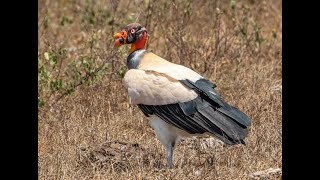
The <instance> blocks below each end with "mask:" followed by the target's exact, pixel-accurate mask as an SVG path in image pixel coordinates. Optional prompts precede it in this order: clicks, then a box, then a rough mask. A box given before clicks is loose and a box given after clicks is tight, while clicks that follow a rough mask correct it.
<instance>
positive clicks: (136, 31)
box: [113, 23, 147, 52]
mask: <svg viewBox="0 0 320 180" xmlns="http://www.w3.org/2000/svg"><path fill="white" fill-rule="evenodd" d="M113 37H114V39H115V46H116V47H120V46H121V45H123V44H132V46H131V49H130V52H132V51H134V50H136V49H144V47H145V45H146V42H147V29H146V28H145V27H143V26H141V25H140V24H139V23H131V24H128V25H126V26H125V27H124V28H123V29H122V31H120V32H118V33H115V34H114V36H113Z"/></svg>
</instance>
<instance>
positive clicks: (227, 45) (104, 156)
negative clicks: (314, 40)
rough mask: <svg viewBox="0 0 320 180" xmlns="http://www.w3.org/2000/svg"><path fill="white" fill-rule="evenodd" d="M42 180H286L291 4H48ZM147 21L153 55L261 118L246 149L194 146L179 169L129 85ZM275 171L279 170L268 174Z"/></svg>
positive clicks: (43, 22)
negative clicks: (285, 71) (130, 61)
mask: <svg viewBox="0 0 320 180" xmlns="http://www.w3.org/2000/svg"><path fill="white" fill-rule="evenodd" d="M38 4H39V9H38V12H39V13H38V19H39V20H38V36H39V41H38V47H39V50H38V64H39V65H38V87H39V88H38V94H39V97H38V106H39V114H38V118H39V119H38V124H39V126H38V127H39V129H38V134H39V136H38V160H39V162H38V163H39V167H38V173H39V179H232V180H233V179H255V178H261V177H262V176H263V178H269V179H281V169H282V147H281V145H282V78H281V76H282V25H281V20H282V19H281V18H282V16H281V14H282V12H281V11H282V10H281V6H282V2H281V1H276V0H270V1H255V0H243V1H238V0H230V1H219V0H212V1H191V0H174V1H163V0H159V1H154V0H137V1H124V0H108V1H101V0H80V1H75V0H57V1H48V0H39V1H38ZM136 20H137V21H138V22H139V23H141V24H142V25H145V26H146V28H147V30H148V33H149V40H148V50H149V51H152V52H154V53H156V54H158V55H159V56H161V57H163V58H165V59H167V60H170V61H172V62H175V63H179V64H182V65H184V66H187V67H190V68H192V69H194V70H195V71H197V72H199V73H201V74H202V75H203V76H205V77H206V78H208V79H210V80H211V81H213V82H214V83H215V84H216V85H217V89H218V91H219V92H220V93H221V94H222V96H223V97H224V99H225V100H226V101H227V102H229V103H230V104H232V105H234V106H237V107H239V109H241V110H242V111H244V112H245V113H246V114H248V116H249V117H251V118H252V127H251V128H250V131H249V136H248V138H247V139H246V140H245V141H246V144H247V145H246V146H226V145H223V144H222V143H221V142H220V141H218V140H215V139H212V138H210V139H197V138H194V139H188V140H185V141H183V142H181V144H180V145H179V146H178V147H177V148H176V150H175V154H174V155H175V158H174V159H175V162H174V163H175V168H174V169H171V170H170V169H167V168H166V167H165V163H166V161H165V150H164V149H163V146H162V145H161V144H160V142H158V141H157V140H156V137H155V134H154V132H153V130H152V129H151V128H150V127H149V126H148V122H147V120H146V119H145V118H144V116H143V114H142V113H141V112H140V111H139V109H138V108H137V107H136V106H132V105H129V104H128V99H127V92H126V89H125V88H124V87H123V85H122V82H121V80H122V77H123V76H124V74H125V72H126V70H127V69H126V57H127V55H128V53H127V50H128V49H129V47H121V48H120V49H116V48H115V47H114V42H113V33H114V32H116V31H119V30H121V28H122V27H123V26H125V25H126V24H128V23H131V22H134V21H136ZM270 168H271V169H270Z"/></svg>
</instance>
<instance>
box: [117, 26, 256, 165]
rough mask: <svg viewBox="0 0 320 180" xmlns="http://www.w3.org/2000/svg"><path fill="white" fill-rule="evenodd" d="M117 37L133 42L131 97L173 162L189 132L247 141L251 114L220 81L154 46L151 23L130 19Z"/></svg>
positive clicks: (128, 85) (231, 142) (169, 162)
mask: <svg viewBox="0 0 320 180" xmlns="http://www.w3.org/2000/svg"><path fill="white" fill-rule="evenodd" d="M114 39H115V46H116V47H120V46H121V45H123V44H131V49H130V50H129V55H128V57H127V67H128V71H127V72H126V74H125V76H124V78H123V82H124V85H125V87H126V88H127V90H128V96H129V102H130V103H131V104H133V105H137V106H138V107H139V109H140V110H141V111H142V113H143V114H144V115H145V116H146V117H147V119H148V120H149V124H150V126H151V127H152V128H153V129H154V130H155V133H156V136H157V139H158V140H159V141H160V142H161V143H162V144H163V145H164V147H165V148H166V151H167V166H168V167H169V168H172V167H173V150H174V147H175V145H176V144H177V142H178V141H179V140H180V139H181V138H184V137H190V136H191V135H202V134H209V135H211V136H213V137H216V138H218V139H220V140H221V141H223V142H224V143H226V144H229V145H234V144H244V138H245V137H246V136H247V133H248V127H249V126H250V125H251V120H250V119H249V118H248V116H247V115H246V114H244V113H243V112H241V111H240V110H239V109H237V108H236V107H233V106H231V105H229V104H227V103H226V102H225V101H224V100H223V99H222V98H221V97H220V95H219V94H218V92H217V91H216V90H215V87H216V85H215V84H213V83H212V82H210V81H209V80H207V79H205V78H204V77H202V76H201V75H199V74H198V73H196V72H195V71H193V70H191V69H189V68H187V67H185V66H181V65H178V64H174V63H171V62H169V61H167V60H165V59H163V58H161V57H160V56H157V55H156V54H153V53H151V52H148V51H147V50H146V49H145V47H146V43H147V39H148V35H147V30H146V28H145V27H143V26H141V25H140V24H138V23H131V24H128V25H127V26H125V27H124V28H123V30H122V31H121V32H119V33H115V34H114Z"/></svg>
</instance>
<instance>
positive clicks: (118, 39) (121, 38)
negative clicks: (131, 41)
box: [113, 30, 127, 47]
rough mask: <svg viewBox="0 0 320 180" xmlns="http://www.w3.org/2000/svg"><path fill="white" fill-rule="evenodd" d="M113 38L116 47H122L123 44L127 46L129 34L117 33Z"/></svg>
mask: <svg viewBox="0 0 320 180" xmlns="http://www.w3.org/2000/svg"><path fill="white" fill-rule="evenodd" d="M113 38H114V39H115V42H114V44H115V46H116V47H120V46H121V45H123V44H126V40H127V32H126V31H125V30H123V31H121V32H119V33H115V34H114V35H113Z"/></svg>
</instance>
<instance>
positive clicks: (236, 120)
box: [138, 79, 251, 144]
mask: <svg viewBox="0 0 320 180" xmlns="http://www.w3.org/2000/svg"><path fill="white" fill-rule="evenodd" d="M181 83H183V84H184V85H185V86H186V87H188V88H190V89H193V90H194V91H195V92H196V93H197V94H198V97H197V98H195V99H194V100H191V101H188V102H182V103H176V104H168V105H158V106H157V105H144V104H139V105H138V106H139V108H140V109H141V111H142V112H143V113H144V114H145V115H146V116H150V115H156V116H158V117H159V118H161V119H162V120H164V121H166V122H167V123H169V124H171V125H173V126H175V127H177V128H180V129H182V130H185V131H187V132H188V133H191V134H195V133H200V134H202V133H205V132H210V133H212V134H213V135H215V136H216V137H217V138H219V139H220V140H222V141H223V142H225V143H227V144H238V143H242V144H244V141H243V139H244V138H245V137H246V136H247V127H248V126H250V125H251V120H250V119H249V118H248V116H247V115H245V114H244V113H243V112H241V111H240V110H238V109H237V108H235V107H232V106H230V105H228V104H227V103H226V102H224V101H223V100H222V99H221V98H220V95H219V94H218V93H217V92H216V91H215V90H214V88H215V87H216V85H215V84H213V83H211V82H210V81H208V80H206V79H200V80H198V81H196V82H195V83H193V82H192V81H190V80H188V79H187V80H181ZM212 92H213V93H212Z"/></svg>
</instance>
